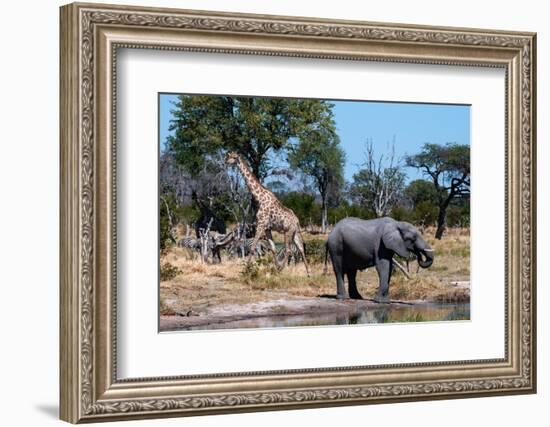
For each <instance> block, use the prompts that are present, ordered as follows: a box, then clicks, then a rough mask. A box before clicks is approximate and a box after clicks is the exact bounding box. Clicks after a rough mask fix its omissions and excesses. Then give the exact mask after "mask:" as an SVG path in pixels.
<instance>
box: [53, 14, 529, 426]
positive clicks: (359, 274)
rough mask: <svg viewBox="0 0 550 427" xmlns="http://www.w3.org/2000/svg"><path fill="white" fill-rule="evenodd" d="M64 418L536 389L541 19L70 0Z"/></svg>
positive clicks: (64, 157) (65, 93) (64, 129)
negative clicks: (347, 16) (426, 21)
mask: <svg viewBox="0 0 550 427" xmlns="http://www.w3.org/2000/svg"><path fill="white" fill-rule="evenodd" d="M60 51H61V113H60V114H61V120H60V122H61V125H60V126H61V130H60V134H61V165H62V172H61V249H60V250H61V283H60V286H61V304H60V305H61V313H60V316H61V320H60V324H61V335H60V336H61V349H60V350H61V351H60V364H61V365H60V367H61V369H60V372H61V378H60V382H61V418H62V419H64V420H66V421H69V422H73V423H77V422H85V421H88V422H89V421H106V420H118V419H130V418H153V417H167V416H185V415H201V414H215V413H227V412H243V411H257V410H276V409H279V410H280V409H287V408H307V407H319V406H330V405H352V404H369V403H384V402H400V401H410V400H429V399H442V398H457V397H476V396H487V395H495V394H520V393H533V392H535V390H536V351H535V350H536V331H535V325H536V321H535V320H536V319H535V315H536V310H535V309H536V287H535V276H536V275H535V271H536V258H535V255H536V254H535V247H536V245H535V235H536V233H535V228H536V218H535V215H536V206H535V202H536V199H535V196H536V183H535V175H536V174H535V155H536V150H535V148H536V146H535V130H536V129H535V82H536V78H535V71H536V63H535V59H536V56H535V52H536V46H535V34H532V33H518V32H508V31H494V30H479V29H459V28H437V27H422V26H411V25H401V24H381V23H369V22H353V21H330V20H323V19H315V18H296V17H281V16H262V15H243V14H230V13H217V12H199V11H187V10H174V9H157V8H142V7H129V6H110V5H93V4H71V5H67V6H63V7H62V8H61V49H60Z"/></svg>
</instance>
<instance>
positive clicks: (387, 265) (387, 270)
mask: <svg viewBox="0 0 550 427" xmlns="http://www.w3.org/2000/svg"><path fill="white" fill-rule="evenodd" d="M376 271H377V272H378V280H379V285H378V294H377V295H376V298H375V300H376V301H378V302H390V297H389V290H390V277H391V272H392V261H391V259H380V260H378V262H377V263H376Z"/></svg>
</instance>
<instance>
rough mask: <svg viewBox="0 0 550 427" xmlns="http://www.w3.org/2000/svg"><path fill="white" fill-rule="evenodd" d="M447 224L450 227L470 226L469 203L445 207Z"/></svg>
mask: <svg viewBox="0 0 550 427" xmlns="http://www.w3.org/2000/svg"><path fill="white" fill-rule="evenodd" d="M447 225H448V226H450V227H469V226H470V204H469V203H463V204H462V205H452V206H449V209H447Z"/></svg>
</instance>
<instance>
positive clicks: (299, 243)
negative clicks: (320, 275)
mask: <svg viewBox="0 0 550 427" xmlns="http://www.w3.org/2000/svg"><path fill="white" fill-rule="evenodd" d="M293 240H294V244H295V245H296V247H297V248H298V250H299V251H300V255H302V259H303V260H304V265H305V266H306V273H307V277H309V266H308V265H307V259H306V251H305V248H304V239H303V238H302V233H301V232H300V231H299V230H298V232H294V238H293Z"/></svg>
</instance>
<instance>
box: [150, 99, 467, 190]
mask: <svg viewBox="0 0 550 427" xmlns="http://www.w3.org/2000/svg"><path fill="white" fill-rule="evenodd" d="M176 96H177V95H172V94H169V95H168V94H161V95H160V102H159V108H160V112H159V137H160V142H161V145H164V141H165V140H166V138H167V137H168V135H169V131H168V127H169V125H170V118H171V114H170V110H171V109H173V106H172V104H171V102H172V101H174V100H175V99H176ZM331 102H332V103H333V104H334V109H333V112H334V117H335V121H336V128H337V131H338V135H339V136H340V142H341V145H342V148H343V149H344V151H345V152H346V165H345V169H344V175H345V178H346V180H351V178H352V177H353V174H354V173H355V172H356V171H357V170H358V169H359V167H360V164H361V163H362V162H363V159H364V151H365V144H366V142H367V140H371V141H372V143H373V145H374V151H375V153H376V156H377V157H378V156H380V155H382V154H384V153H388V148H390V147H391V144H392V142H395V145H394V146H395V156H396V158H403V156H405V155H407V154H415V153H417V152H419V151H420V149H421V148H422V145H423V144H424V143H426V142H431V143H437V144H445V143H447V142H454V143H458V144H468V145H470V106H467V105H450V104H415V103H395V102H378V101H376V102H374V101H331ZM406 173H407V176H408V179H407V180H408V181H410V180H413V179H417V178H421V177H422V174H421V172H420V171H417V170H416V169H412V168H406Z"/></svg>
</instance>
